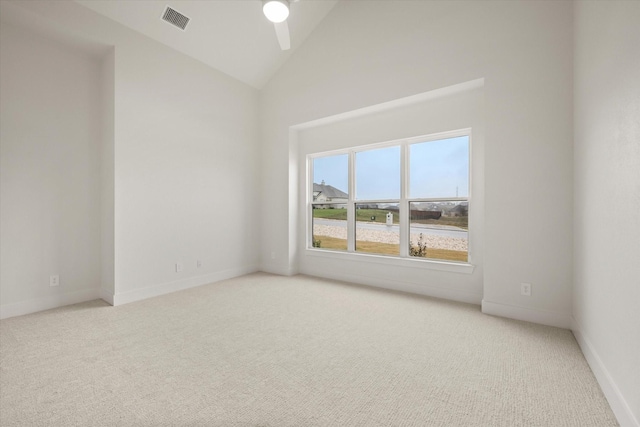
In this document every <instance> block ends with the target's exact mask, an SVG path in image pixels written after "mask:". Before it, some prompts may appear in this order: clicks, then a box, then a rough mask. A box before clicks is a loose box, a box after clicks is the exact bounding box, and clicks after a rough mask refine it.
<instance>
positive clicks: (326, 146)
mask: <svg viewBox="0 0 640 427" xmlns="http://www.w3.org/2000/svg"><path fill="white" fill-rule="evenodd" d="M482 85H483V82H482V81H481V80H480V81H475V82H470V83H467V84H463V85H458V86H457V87H453V88H447V89H446V90H442V91H434V92H430V93H426V94H421V95H419V96H417V97H410V98H408V99H404V100H400V101H398V102H394V103H391V104H386V105H378V106H376V107H375V108H373V110H374V111H358V112H351V113H349V114H347V115H340V116H336V117H332V118H327V119H324V120H322V121H321V123H318V124H315V123H311V124H303V125H301V126H298V127H296V128H295V129H294V131H295V133H296V134H295V135H293V136H294V137H295V138H296V144H297V148H298V150H297V151H298V156H299V157H298V164H299V165H300V166H301V167H300V169H299V175H298V184H299V185H298V187H299V190H298V191H299V193H298V200H301V201H303V202H302V203H299V210H298V218H300V221H298V230H297V238H298V242H297V244H298V251H297V253H298V259H299V272H300V273H303V274H309V275H314V276H323V277H330V278H333V279H338V280H345V281H349V282H354V283H363V284H372V285H376V286H380V287H384V288H390V289H396V290H402V291H407V292H415V293H419V294H427V295H437V296H439V297H442V298H448V299H453V300H459V301H463V302H469V303H475V304H480V302H481V301H482V277H483V269H482V265H483V256H484V255H483V249H484V242H483V231H484V216H483V215H484V204H483V202H484V185H483V179H484V126H483V117H484V94H483V87H482ZM469 128H470V129H472V135H471V146H470V148H471V151H470V153H471V157H472V160H471V163H472V164H473V169H472V171H471V175H470V176H471V195H470V200H469V201H470V210H469V228H470V230H472V234H471V238H470V240H469V254H470V255H469V262H470V263H471V264H472V265H473V267H472V268H468V266H459V265H452V264H451V263H441V262H435V263H434V262H424V261H419V260H415V259H406V260H393V261H392V260H390V259H384V260H381V259H380V257H377V256H371V255H367V254H362V253H358V254H344V253H339V254H336V253H330V252H326V251H318V250H314V249H311V250H309V249H307V230H308V229H309V227H310V224H309V218H308V213H307V212H308V211H307V206H306V205H305V203H304V201H305V200H306V191H307V177H306V176H307V170H306V167H305V164H306V157H307V155H308V154H313V153H319V152H325V151H331V150H338V149H345V148H351V147H356V146H361V145H367V144H372V143H377V142H386V141H393V140H398V139H402V138H410V137H415V136H421V135H430V134H435V133H441V132H447V131H452V130H460V129H469ZM354 265H356V266H362V265H366V268H358V267H356V268H355V269H354ZM452 272H453V273H452Z"/></svg>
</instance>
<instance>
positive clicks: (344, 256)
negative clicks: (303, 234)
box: [305, 248, 476, 274]
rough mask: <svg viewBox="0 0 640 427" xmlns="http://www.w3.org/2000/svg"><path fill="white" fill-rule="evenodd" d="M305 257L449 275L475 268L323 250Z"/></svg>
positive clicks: (471, 265)
mask: <svg viewBox="0 0 640 427" xmlns="http://www.w3.org/2000/svg"><path fill="white" fill-rule="evenodd" d="M305 256H311V257H320V258H329V259H335V260H341V261H349V262H370V263H374V264H383V265H394V266H398V267H405V268H416V269H422V270H437V271H448V272H450V273H459V274H472V273H473V271H474V270H475V268H476V266H475V265H474V264H469V263H465V262H452V261H437V260H426V259H411V258H400V257H391V256H382V255H374V254H364V253H355V252H339V251H329V250H323V249H311V248H307V249H306V250H305Z"/></svg>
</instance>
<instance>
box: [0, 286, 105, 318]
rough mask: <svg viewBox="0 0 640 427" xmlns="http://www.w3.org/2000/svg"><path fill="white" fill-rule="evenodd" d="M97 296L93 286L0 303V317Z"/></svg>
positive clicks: (98, 292)
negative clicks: (11, 302)
mask: <svg viewBox="0 0 640 427" xmlns="http://www.w3.org/2000/svg"><path fill="white" fill-rule="evenodd" d="M99 298H100V289H98V288H95V289H84V290H80V291H73V292H65V293H61V294H56V295H48V296H46V297H42V298H36V299H32V300H28V301H21V302H16V303H13V304H4V305H0V319H8V318H9V317H15V316H22V315H24V314H31V313H36V312H38V311H43V310H50V309H52V308H58V307H63V306H65V305H71V304H78V303H80V302H85V301H91V300H94V299H99Z"/></svg>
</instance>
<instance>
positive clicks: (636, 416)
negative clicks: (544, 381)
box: [573, 1, 640, 426]
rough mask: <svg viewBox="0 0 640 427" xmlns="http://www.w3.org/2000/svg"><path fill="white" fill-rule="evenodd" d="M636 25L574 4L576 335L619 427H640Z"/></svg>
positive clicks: (593, 5)
mask: <svg viewBox="0 0 640 427" xmlns="http://www.w3.org/2000/svg"><path fill="white" fill-rule="evenodd" d="M639 19H640V2H636V1H630V2H621V1H616V2H590V1H589V2H587V1H578V2H576V4H575V27H576V37H575V145H574V150H575V152H574V156H575V174H574V179H575V181H574V184H575V229H574V231H575V239H574V251H575V284H574V288H573V316H574V319H575V322H576V323H575V325H574V331H575V333H576V337H577V338H578V340H579V342H580V344H581V346H582V349H583V351H584V353H585V356H586V357H587V360H589V362H590V364H591V367H592V368H593V371H594V372H595V374H596V376H597V377H598V380H599V381H600V384H601V385H602V388H603V390H604V391H605V393H606V395H607V398H608V399H609V402H610V403H611V406H612V408H613V410H614V412H615V413H616V416H617V417H618V419H619V421H620V423H621V425H623V426H638V425H640V424H639V421H640V363H639V361H640V286H639V285H640V262H639V261H640V217H639V216H638V212H640V77H639V76H640V50H639V49H640V48H639V47H640V25H638V23H639Z"/></svg>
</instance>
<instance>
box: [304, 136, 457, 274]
mask: <svg viewBox="0 0 640 427" xmlns="http://www.w3.org/2000/svg"><path fill="white" fill-rule="evenodd" d="M469 148H470V131H469V130H465V131H456V132H448V133H446V134H438V135H430V136H424V137H417V138H411V139H406V140H401V141H393V142H388V143H383V144H376V145H373V146H365V147H357V148H352V149H348V150H341V151H336V152H332V153H329V154H315V155H310V156H308V165H309V169H310V172H311V173H310V175H309V177H310V178H311V179H310V181H311V182H310V183H309V194H310V197H309V204H308V207H309V211H310V218H311V222H310V227H309V230H310V231H309V239H308V240H309V244H308V248H309V249H321V250H333V251H343V252H354V253H365V254H376V255H382V256H392V257H402V258H412V259H426V260H428V259H431V260H444V261H453V262H468V261H469V249H468V247H469V166H470V165H469Z"/></svg>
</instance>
